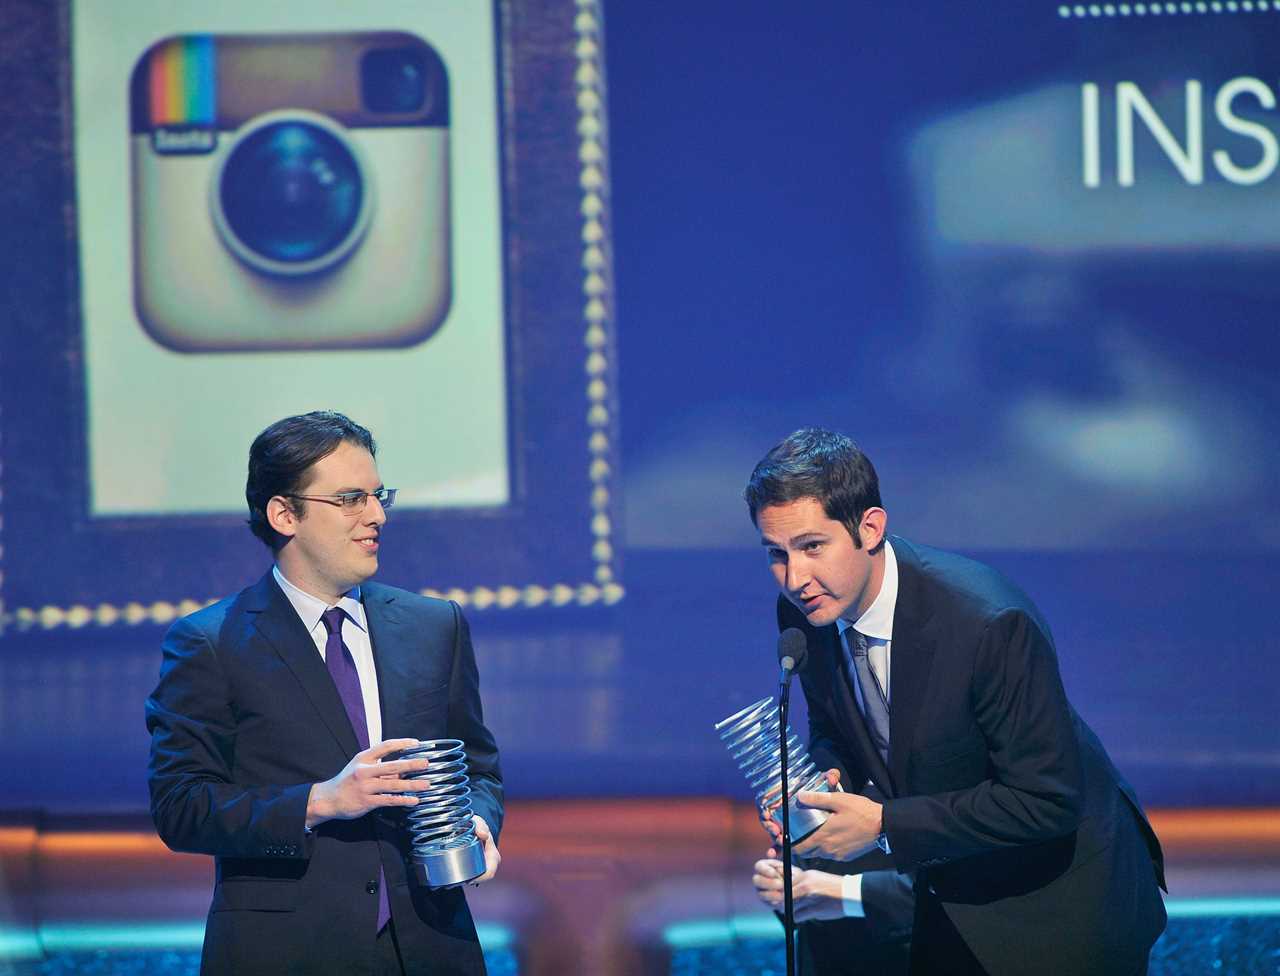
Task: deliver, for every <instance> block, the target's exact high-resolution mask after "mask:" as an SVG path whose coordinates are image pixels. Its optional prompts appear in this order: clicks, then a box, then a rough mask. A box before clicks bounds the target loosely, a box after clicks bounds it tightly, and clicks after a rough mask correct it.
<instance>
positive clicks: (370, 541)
mask: <svg viewBox="0 0 1280 976" xmlns="http://www.w3.org/2000/svg"><path fill="white" fill-rule="evenodd" d="M355 543H356V545H358V546H360V547H361V548H362V549H364V550H366V551H367V552H377V551H378V537H377V536H376V535H372V536H367V537H365V538H363V539H356V540H355Z"/></svg>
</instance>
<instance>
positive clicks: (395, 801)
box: [369, 793, 418, 810]
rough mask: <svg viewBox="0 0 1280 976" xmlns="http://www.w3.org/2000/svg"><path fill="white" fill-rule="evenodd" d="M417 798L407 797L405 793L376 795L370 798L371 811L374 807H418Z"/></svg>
mask: <svg viewBox="0 0 1280 976" xmlns="http://www.w3.org/2000/svg"><path fill="white" fill-rule="evenodd" d="M417 805H418V798H417V797H416V796H405V795H404V794H403V793H374V794H373V795H371V796H370V797H369V809H370V810H372V809H373V808H374V807H416V806H417Z"/></svg>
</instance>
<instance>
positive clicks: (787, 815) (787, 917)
mask: <svg viewBox="0 0 1280 976" xmlns="http://www.w3.org/2000/svg"><path fill="white" fill-rule="evenodd" d="M791 675H792V672H791V671H790V670H786V671H785V672H784V674H783V677H782V679H781V680H780V681H779V682H778V684H779V685H780V686H781V687H780V689H779V695H778V739H779V746H778V753H779V757H780V758H781V760H782V928H783V931H784V933H785V934H786V939H787V976H796V909H795V904H794V903H793V901H792V896H791V788H790V786H788V785H787V709H788V707H789V705H790V702H791Z"/></svg>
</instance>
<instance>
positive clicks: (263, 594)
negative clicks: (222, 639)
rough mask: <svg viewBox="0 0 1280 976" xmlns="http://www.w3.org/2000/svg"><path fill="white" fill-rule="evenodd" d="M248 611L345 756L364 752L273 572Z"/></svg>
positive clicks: (254, 595) (259, 587)
mask: <svg viewBox="0 0 1280 976" xmlns="http://www.w3.org/2000/svg"><path fill="white" fill-rule="evenodd" d="M245 609H246V610H247V611H248V613H249V614H250V615H251V617H252V620H253V625H254V628H255V629H256V630H257V631H258V633H259V634H260V635H261V636H262V638H263V639H264V640H265V641H266V642H267V643H268V644H270V645H271V647H272V648H273V649H274V650H275V652H276V654H278V655H279V656H280V659H281V660H282V661H283V662H284V663H285V666H286V667H288V668H289V670H290V671H292V672H293V675H294V677H295V678H296V679H297V681H298V684H299V685H301V686H302V690H303V692H304V693H305V694H306V696H307V697H308V698H309V699H310V700H311V703H312V704H313V705H314V706H315V709H316V711H317V712H318V713H319V715H320V721H321V722H322V723H323V724H324V726H325V728H326V729H328V730H329V733H330V734H331V735H332V736H333V739H334V741H335V743H336V744H337V745H338V747H339V748H340V749H341V750H342V754H343V755H344V756H346V758H347V759H350V758H351V757H352V756H354V755H355V754H356V753H357V752H359V751H360V744H359V743H358V742H357V741H356V734H355V732H354V731H353V730H352V728H351V719H349V718H348V717H347V710H346V708H345V707H344V706H343V704H342V699H341V698H340V697H339V696H338V689H337V688H335V687H334V684H333V679H332V678H331V677H329V671H328V669H326V668H325V664H324V659H323V658H322V657H321V656H320V655H319V653H317V651H316V645H315V643H314V642H313V641H312V639H311V635H310V634H308V633H307V629H306V628H305V627H304V626H302V620H301V619H299V617H298V613H297V611H296V610H294V609H293V604H291V603H290V602H289V600H288V598H287V597H286V596H285V595H284V593H283V592H281V590H280V587H279V586H278V585H277V584H276V581H275V578H274V577H273V576H272V575H271V573H270V572H268V573H267V574H266V575H265V576H263V577H262V579H261V580H259V581H258V583H257V585H256V586H254V587H253V589H252V590H251V591H250V600H249V602H248V604H247V605H246V607H245Z"/></svg>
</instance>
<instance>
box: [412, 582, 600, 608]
mask: <svg viewBox="0 0 1280 976" xmlns="http://www.w3.org/2000/svg"><path fill="white" fill-rule="evenodd" d="M421 593H422V595H423V596H431V597H435V598H436V599H438V600H453V601H454V602H455V603H457V604H458V605H459V606H462V607H474V608H475V609H477V610H515V609H522V608H529V607H543V606H550V607H567V606H569V605H570V604H573V605H574V606H579V607H589V606H592V605H593V604H597V603H602V604H604V605H606V606H611V605H613V604H615V603H617V602H618V601H619V600H621V599H622V597H623V589H622V587H621V586H619V585H618V584H617V583H604V584H603V585H599V586H597V585H596V584H594V583H578V584H576V585H575V584H572V583H553V584H551V585H549V586H539V585H537V584H536V583H535V584H530V585H528V586H498V587H488V586H478V587H476V588H475V589H473V590H463V589H457V588H455V589H448V590H433V589H425V590H422V591H421Z"/></svg>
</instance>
